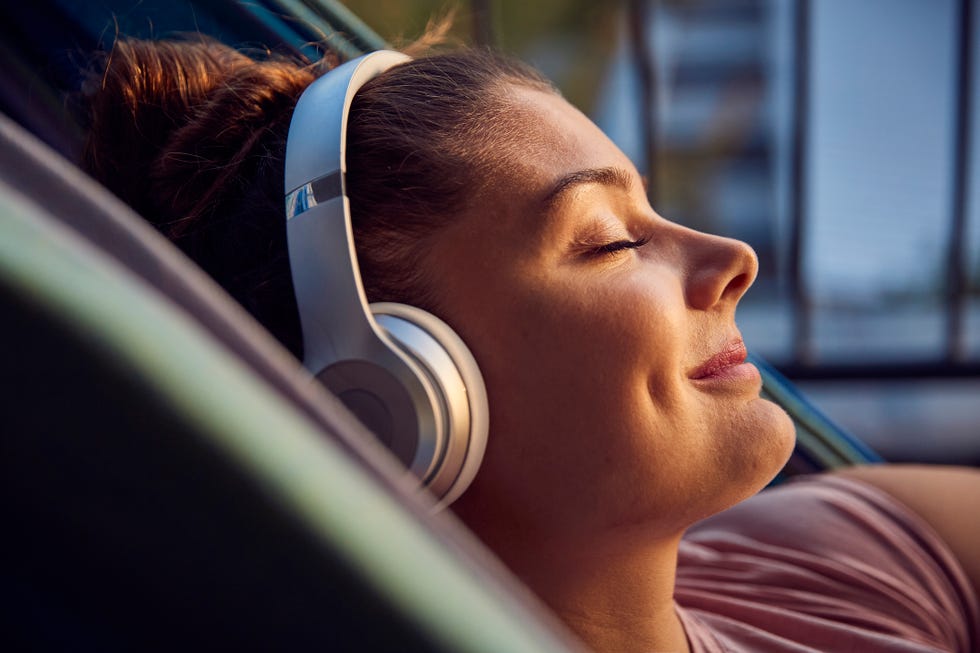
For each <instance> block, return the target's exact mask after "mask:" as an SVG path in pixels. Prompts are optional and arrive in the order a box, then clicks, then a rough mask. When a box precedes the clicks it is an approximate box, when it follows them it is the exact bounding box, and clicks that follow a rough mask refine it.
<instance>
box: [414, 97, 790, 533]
mask: <svg viewBox="0 0 980 653" xmlns="http://www.w3.org/2000/svg"><path fill="white" fill-rule="evenodd" d="M512 94H513V95H512V99H513V101H514V104H515V109H514V110H515V112H517V114H518V115H522V117H523V118H524V119H525V120H524V124H526V125H527V134H526V136H527V137H526V139H522V141H521V142H520V143H515V144H514V146H513V148H512V149H511V150H510V151H504V152H501V153H500V156H501V157H503V159H504V161H505V163H506V165H504V166H501V168H502V169H505V170H506V172H505V173H503V174H500V175H497V176H496V177H495V178H494V179H493V180H492V183H491V184H490V186H489V187H488V188H487V189H485V191H483V192H482V193H481V194H480V196H479V197H477V198H475V199H474V202H473V204H472V206H471V207H470V208H469V210H468V211H467V212H466V213H465V214H464V215H463V216H462V217H461V218H460V219H459V220H458V221H457V222H456V223H454V224H453V226H451V227H450V228H448V229H447V230H446V231H445V232H443V233H441V234H439V235H438V236H437V237H436V239H435V242H434V246H433V249H432V254H433V255H432V256H431V257H429V258H428V259H427V261H426V262H425V263H424V266H425V267H426V272H427V276H428V277H429V278H430V279H433V280H435V281H434V283H435V285H436V288H435V290H436V294H437V296H438V297H439V299H440V301H439V303H440V306H441V307H442V311H441V313H442V314H441V317H443V318H444V319H445V320H446V321H447V322H449V323H450V324H451V325H452V326H453V327H454V328H455V329H456V330H457V331H458V332H459V333H460V335H461V336H462V337H463V339H464V340H465V341H466V342H467V343H468V344H469V346H470V348H471V349H472V351H473V353H474V355H475V356H476V358H477V361H478V363H479V364H480V367H481V369H482V370H483V372H484V375H485V377H486V382H487V391H488V395H489V400H490V410H491V421H490V441H489V446H488V449H487V456H486V459H485V462H484V465H483V467H482V469H481V471H480V473H479V474H478V475H477V479H476V482H475V483H474V486H473V487H472V488H471V490H470V491H468V492H467V494H466V495H464V497H463V498H462V499H461V500H460V501H459V502H458V503H457V505H456V506H455V509H456V510H457V512H458V513H459V514H460V515H461V516H462V517H463V518H464V520H466V521H467V522H468V523H469V524H470V526H471V527H472V528H473V529H474V530H476V531H477V532H478V533H480V534H481V535H482V536H483V537H484V538H485V539H487V540H489V541H493V540H494V539H495V538H497V539H500V538H504V537H513V536H514V535H515V534H517V533H520V536H521V537H524V538H528V537H540V538H586V539H587V538H588V537H589V534H590V533H595V532H597V531H602V530H604V529H610V528H619V527H623V526H631V527H632V526H635V525H637V524H642V525H643V526H644V527H645V528H649V529H653V530H654V531H655V532H656V533H657V534H661V535H663V536H668V535H670V534H671V533H674V532H677V531H679V530H681V529H683V528H685V527H686V526H688V525H690V524H691V523H693V522H694V521H696V520H698V519H700V518H703V517H705V516H707V515H709V514H712V513H714V512H716V511H718V510H721V509H723V508H725V507H727V506H729V505H731V504H733V503H735V502H737V501H739V500H741V499H743V498H745V497H747V496H749V495H751V494H753V493H754V492H756V491H757V490H758V489H759V488H761V487H762V486H764V484H765V483H766V482H767V481H768V480H769V479H771V478H772V476H773V475H774V474H775V473H776V472H777V471H778V469H779V468H780V467H781V465H782V464H783V463H784V462H785V460H786V458H787V457H788V455H789V453H790V451H791V449H792V442H793V429H792V424H791V423H790V421H789V418H788V417H786V415H785V414H784V413H783V412H782V411H781V410H780V409H779V408H777V407H776V406H775V405H773V404H771V403H769V402H768V401H764V400H761V399H760V398H759V390H760V386H761V381H760V379H759V375H758V372H757V371H756V370H755V368H754V367H752V366H751V365H748V364H744V363H742V361H743V360H744V356H745V352H744V346H743V345H742V342H741V336H740V334H739V332H738V329H737V328H736V326H735V320H734V317H735V306H736V304H737V302H738V300H739V299H740V298H741V296H742V294H743V293H744V292H745V290H746V289H747V288H748V287H749V285H750V284H751V283H752V281H753V280H754V278H755V274H756V270H757V261H756V258H755V254H754V253H753V252H752V250H751V249H750V248H749V247H748V246H747V245H745V244H744V243H740V242H738V241H734V240H729V239H725V238H720V237H716V236H710V235H706V234H701V233H698V232H695V231H692V230H690V229H687V228H685V227H682V226H679V225H677V224H674V223H671V222H669V221H667V220H665V219H663V218H661V217H660V216H659V215H657V214H656V212H654V210H653V209H652V208H651V207H650V205H649V203H648V202H647V199H646V196H645V193H644V189H643V186H642V181H641V179H640V177H639V175H638V174H637V172H636V169H635V168H634V166H633V165H632V164H631V163H630V161H629V160H628V159H627V158H626V157H625V155H624V154H623V153H622V152H621V151H620V150H619V149H618V148H617V147H616V146H615V145H613V144H612V143H611V142H610V141H609V140H608V139H607V138H606V137H605V136H604V135H603V134H602V133H601V132H600V131H599V130H598V128H597V127H595V125H593V124H592V123H591V122H590V121H589V120H588V119H587V118H586V117H585V116H584V115H582V114H581V113H579V112H578V111H577V110H576V109H574V108H573V107H572V106H571V105H569V104H568V103H567V102H565V101H564V100H562V99H561V98H559V97H558V96H556V95H552V94H549V93H543V92H540V91H534V90H529V89H523V88H514V89H512Z"/></svg>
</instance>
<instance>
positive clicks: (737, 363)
mask: <svg viewBox="0 0 980 653" xmlns="http://www.w3.org/2000/svg"><path fill="white" fill-rule="evenodd" d="M748 355H749V354H748V351H746V349H745V343H744V342H742V339H741V338H738V339H736V340H732V341H731V342H729V343H728V344H727V345H725V347H724V348H723V349H722V350H721V351H719V352H718V353H717V354H715V355H714V356H712V357H711V358H709V359H708V360H706V361H705V362H704V363H702V364H701V365H699V366H698V367H696V368H695V369H694V370H693V371H692V372H691V373H690V374H689V375H688V376H689V377H690V378H691V379H692V380H694V381H700V382H734V381H756V380H758V379H759V378H760V377H759V370H757V369H756V367H755V365H752V364H751V363H746V362H745V358H746V357H747V356H748Z"/></svg>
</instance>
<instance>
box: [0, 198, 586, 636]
mask: <svg viewBox="0 0 980 653" xmlns="http://www.w3.org/2000/svg"><path fill="white" fill-rule="evenodd" d="M48 220H49V218H46V217H45V216H44V215H43V213H42V212H41V211H40V210H39V209H38V208H37V207H36V206H34V205H33V204H31V203H29V202H27V201H25V200H24V199H22V198H20V197H15V196H14V195H13V193H12V192H11V191H10V190H9V189H8V187H6V186H5V185H3V184H0V277H2V279H3V284H4V285H7V286H8V287H11V288H12V289H13V290H14V291H15V292H18V293H23V294H24V295H25V296H27V297H30V298H31V299H32V301H33V302H35V303H36V304H38V305H40V306H44V307H45V308H46V309H47V310H49V311H52V312H55V313H57V314H59V315H61V316H62V317H63V319H65V320H66V321H69V322H70V323H71V324H73V325H74V326H75V327H76V328H77V329H78V330H79V332H80V333H81V334H83V335H84V336H85V337H87V338H90V339H91V340H92V341H94V342H96V343H97V344H98V346H100V347H102V348H104V350H105V351H106V352H107V353H108V354H109V355H110V356H112V357H113V358H115V359H116V360H117V361H119V362H121V363H122V364H123V365H124V366H126V367H129V368H131V369H132V371H133V373H134V374H137V375H139V376H140V377H141V378H142V379H143V380H144V381H145V382H146V383H147V384H148V386H150V387H153V388H155V389H156V391H157V392H158V393H159V397H160V399H161V400H163V401H166V402H169V404H170V405H172V406H173V407H174V410H175V411H179V412H181V413H183V414H184V415H185V416H186V417H187V419H188V420H191V421H194V422H196V423H197V424H198V425H199V426H200V427H201V432H202V433H207V434H208V438H209V442H208V444H209V445H211V446H213V447H215V448H216V449H218V450H220V451H222V452H223V453H224V454H225V455H227V457H228V459H229V460H230V461H234V463H235V464H237V465H239V466H241V467H242V468H244V469H245V470H246V472H247V473H248V474H249V475H250V476H251V477H252V478H253V479H254V480H255V481H256V482H257V483H258V484H259V485H260V486H261V487H263V488H264V490H265V491H267V492H268V494H269V495H270V496H272V497H274V498H275V499H276V500H278V502H279V504H280V506H281V507H282V509H284V510H286V511H288V512H291V513H292V514H294V515H295V516H297V518H298V519H299V520H300V521H301V522H302V523H303V524H305V525H306V527H307V528H308V529H310V531H311V532H313V533H314V535H315V536H316V537H317V538H318V539H320V541H323V542H324V543H325V545H327V546H329V547H332V548H333V549H334V550H335V551H336V552H337V553H338V554H339V555H340V556H341V557H343V558H344V559H346V560H347V561H348V562H349V564H351V566H352V567H353V568H354V569H356V570H357V571H358V572H359V575H360V576H361V577H362V578H363V579H364V581H365V583H368V584H370V585H372V586H373V587H375V588H376V589H377V590H378V593H379V594H380V595H382V596H384V597H386V598H387V599H388V600H389V601H391V603H392V604H393V606H395V608H396V610H398V611H399V612H401V613H402V614H405V615H406V616H408V618H409V619H411V620H413V621H414V622H415V623H417V624H419V625H420V627H422V628H424V629H425V630H426V632H428V633H430V634H431V635H432V636H433V637H434V638H435V639H436V640H437V641H442V642H444V643H445V644H446V645H447V648H449V649H450V650H458V651H514V652H519V651H566V650H567V647H565V646H564V645H563V644H561V643H560V642H559V641H558V640H557V638H556V637H554V636H553V635H552V634H551V633H550V632H549V631H548V630H547V629H545V628H543V627H539V626H537V625H536V624H535V623H534V622H533V621H530V620H527V619H526V616H524V615H523V614H521V613H520V612H519V611H518V608H517V607H516V606H515V605H514V604H509V603H507V602H505V601H502V600H501V599H500V598H499V597H497V596H493V595H491V594H490V593H488V592H487V591H485V590H484V589H483V588H481V587H480V586H478V584H477V583H476V578H477V577H476V576H475V575H474V574H473V573H472V572H471V571H469V570H468V569H466V568H465V567H464V566H463V565H462V564H460V563H459V562H457V561H456V560H454V559H452V558H451V557H450V556H448V555H447V553H446V550H445V548H444V547H443V546H442V545H441V543H439V542H438V541H437V540H436V539H435V538H434V536H433V535H432V534H431V533H429V532H428V531H427V530H426V529H425V527H424V526H423V525H421V524H420V523H418V522H416V521H415V519H414V518H413V517H412V516H411V515H409V514H408V513H407V512H406V511H405V510H404V509H403V508H401V507H400V506H399V505H398V504H397V502H396V501H395V500H394V499H393V498H392V497H391V496H389V495H388V494H387V493H386V492H385V491H384V490H383V489H381V488H380V487H378V486H377V485H376V483H375V482H374V481H372V480H371V479H369V478H368V477H367V476H366V475H365V474H364V473H363V472H362V471H360V470H359V469H358V468H357V464H356V463H354V462H352V461H351V460H349V459H348V457H347V455H346V454H345V453H344V452H343V451H342V450H340V449H339V448H338V447H337V445H335V444H333V443H332V442H330V441H328V440H326V439H325V438H324V437H323V436H322V435H320V434H319V433H318V432H317V430H316V428H315V427H313V426H312V425H311V424H310V423H309V422H307V421H306V420H305V418H303V417H302V416H301V415H299V414H298V413H297V412H296V411H295V410H293V409H292V407H291V406H289V405H288V404H287V403H285V402H284V401H283V400H281V399H280V398H278V397H277V396H276V395H275V394H274V393H273V392H270V390H269V389H268V388H267V386H265V384H264V383H263V382H261V381H260V380H258V379H257V378H255V377H254V376H253V375H252V374H251V372H250V371H249V370H247V369H246V368H245V367H244V366H243V365H242V364H241V363H239V362H238V361H237V360H235V359H234V358H233V357H232V356H230V355H229V354H227V353H226V352H224V351H223V349H222V348H221V347H220V346H217V345H215V344H214V343H213V342H212V341H210V340H209V338H208V337H207V336H206V335H204V334H203V332H202V331H201V330H200V329H199V328H198V327H197V326H196V325H195V324H194V323H193V322H192V321H191V320H190V319H189V318H187V317H185V316H183V315H182V314H181V313H180V312H179V311H176V310H173V309H172V308H170V307H169V306H167V305H166V304H165V303H164V302H162V301H159V300H158V299H156V298H155V297H154V296H153V292H152V290H151V289H149V288H148V287H146V286H144V285H143V284H142V282H140V281H138V280H136V279H135V278H133V277H131V276H130V275H128V274H127V273H125V271H123V270H121V269H120V268H118V267H117V266H115V265H114V264H113V263H111V262H110V261H108V260H106V259H105V258H104V257H101V256H100V255H98V254H97V253H96V252H94V251H93V250H91V249H90V248H89V247H88V246H87V245H86V244H85V243H83V242H82V241H80V240H78V239H77V238H76V237H74V236H73V234H71V233H69V232H67V231H65V230H63V229H60V228H58V229H52V228H51V226H50V225H49V224H47V222H48ZM161 343H169V346H166V347H163V346H161ZM270 433H275V434H276V437H275V438H270V437H269V434H270ZM327 497H329V500H327V499H326V498H327ZM393 550H397V551H398V552H399V555H398V556H393V555H391V552H392V551H393ZM405 561H411V564H405ZM434 579H438V582H434Z"/></svg>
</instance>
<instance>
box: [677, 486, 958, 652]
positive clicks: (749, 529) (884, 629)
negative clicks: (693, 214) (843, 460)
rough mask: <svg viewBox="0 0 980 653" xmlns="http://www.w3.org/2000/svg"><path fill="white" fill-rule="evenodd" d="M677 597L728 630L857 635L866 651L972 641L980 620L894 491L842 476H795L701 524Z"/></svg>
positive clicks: (686, 545) (816, 644)
mask: <svg viewBox="0 0 980 653" xmlns="http://www.w3.org/2000/svg"><path fill="white" fill-rule="evenodd" d="M675 596H676V599H677V602H678V604H679V605H680V606H682V608H681V609H682V610H688V611H690V615H689V616H691V617H693V618H694V620H695V621H697V622H698V623H700V624H702V625H704V626H705V627H708V626H710V627H711V628H714V629H715V630H717V631H718V633H720V636H725V637H731V636H734V633H740V635H739V636H740V637H744V636H746V634H747V633H751V637H750V639H751V640H752V641H756V640H755V639H752V638H757V637H766V638H775V640H779V641H790V642H797V643H799V644H805V645H806V646H810V647H812V648H816V649H823V648H825V646H828V645H830V644H831V643H834V642H836V643H837V644H834V647H835V648H836V647H839V646H838V645H839V644H840V643H841V642H843V641H851V640H853V641H852V643H851V644H850V645H851V646H854V647H856V648H855V650H867V651H873V650H969V646H970V645H969V642H970V641H971V638H973V637H974V635H973V634H971V632H970V630H971V628H972V626H971V624H973V623H975V620H976V598H975V596H974V595H973V594H972V591H971V589H970V587H969V583H968V582H967V580H966V578H965V576H964V574H963V572H962V570H961V569H960V568H959V566H958V565H957V563H956V561H955V559H954V558H953V557H952V555H951V554H950V552H949V550H948V549H947V548H946V547H945V545H944V544H943V542H942V541H941V540H940V539H939V538H938V537H937V536H936V535H935V533H934V532H933V531H932V530H931V529H930V528H929V527H928V526H927V525H926V524H925V523H924V522H923V521H922V520H920V519H919V518H918V517H917V516H916V515H915V514H914V513H912V512H911V511H909V510H908V509H907V508H905V507H904V506H903V505H902V504H900V503H898V502H897V501H895V500H894V499H892V498H891V497H890V496H889V495H887V494H886V493H884V492H882V491H880V490H878V489H877V488H875V487H873V486H870V485H868V484H865V483H863V482H861V481H858V480H854V479H849V478H841V477H835V476H819V477H808V478H805V479H802V480H799V481H794V482H791V483H787V484H785V485H783V486H780V487H778V488H774V489H772V490H768V491H766V492H763V493H762V494H760V495H759V496H757V497H754V498H753V499H751V500H749V501H746V502H744V503H742V504H740V505H738V506H736V507H734V508H732V509H731V510H728V511H726V512H724V513H721V514H719V515H716V516H714V517H712V518H710V519H707V520H705V521H703V522H701V523H699V524H697V525H696V526H695V527H694V528H692V529H691V530H690V532H689V533H688V535H687V536H686V537H685V539H684V542H683V543H682V545H681V551H680V558H679V566H678V575H677V588H676V593H675ZM691 628H694V626H693V625H691ZM883 638H884V640H888V641H889V642H890V643H889V644H888V646H887V647H884V648H881V647H880V646H879V644H880V643H881V641H884V640H883ZM765 641H766V644H765V646H764V647H763V648H765V647H768V648H770V649H771V650H799V649H798V648H797V649H794V648H786V649H780V648H777V647H776V645H775V644H774V643H772V642H769V640H768V639H766V640H765ZM821 642H822V643H823V644H821ZM895 642H905V643H906V644H903V646H905V648H902V647H899V648H897V649H896V648H894V644H895ZM757 644H758V643H757ZM912 644H915V645H918V646H920V648H907V646H911V645H912ZM728 646H729V648H733V649H734V650H739V649H738V648H736V647H735V646H734V644H733V643H731V642H730V643H729V644H728ZM876 646H879V647H878V648H876ZM757 647H758V645H757Z"/></svg>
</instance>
